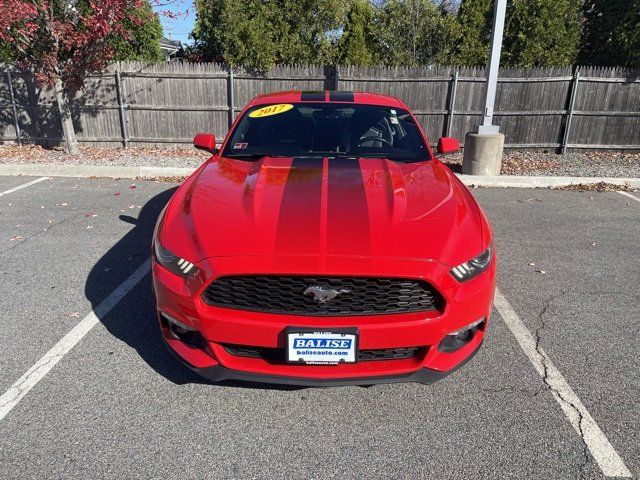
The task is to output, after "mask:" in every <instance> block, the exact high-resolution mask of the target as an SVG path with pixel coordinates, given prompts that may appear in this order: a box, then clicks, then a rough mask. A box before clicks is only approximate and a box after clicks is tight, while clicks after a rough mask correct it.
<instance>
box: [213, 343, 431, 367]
mask: <svg viewBox="0 0 640 480" xmlns="http://www.w3.org/2000/svg"><path fill="white" fill-rule="evenodd" d="M224 349H225V350H226V351H227V353H228V354H229V355H233V356H235V357H247V358H260V359H262V360H265V361H267V362H271V363H283V362H285V361H286V353H285V349H284V348H267V347H250V346H245V345H224ZM425 350H426V347H405V348H384V349H377V350H358V361H359V362H371V361H380V360H403V359H406V358H415V357H417V356H419V355H420V354H422V353H423V352H424V351H425Z"/></svg>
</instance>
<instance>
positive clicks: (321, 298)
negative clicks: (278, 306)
mask: <svg viewBox="0 0 640 480" xmlns="http://www.w3.org/2000/svg"><path fill="white" fill-rule="evenodd" d="M341 293H351V290H348V289H346V288H341V289H340V290H333V289H332V288H324V287H320V286H318V285H314V286H312V287H309V288H307V289H306V290H305V291H304V295H307V296H309V295H313V298H314V299H315V301H316V302H318V303H327V302H328V301H329V300H333V299H334V298H336V297H337V296H338V295H340V294H341Z"/></svg>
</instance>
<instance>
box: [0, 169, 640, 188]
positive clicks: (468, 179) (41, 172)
mask: <svg viewBox="0 0 640 480" xmlns="http://www.w3.org/2000/svg"><path fill="white" fill-rule="evenodd" d="M195 170H196V169H195V168H178V167H175V168H171V167H118V166H105V165H44V164H43V165H40V164H21V163H0V175H27V176H46V177H85V178H87V177H106V178H162V177H188V176H189V175H191V174H192V173H193V172H194V171H195ZM456 175H457V176H458V178H459V179H460V180H461V181H462V183H464V184H465V185H467V186H469V187H496V188H502V187H506V188H549V187H566V186H568V185H588V184H594V183H609V184H613V185H624V186H627V187H630V188H640V178H620V177H533V176H527V175H500V176H495V177H494V176H480V175H478V176H476V175H462V174H456Z"/></svg>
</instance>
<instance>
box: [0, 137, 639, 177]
mask: <svg viewBox="0 0 640 480" xmlns="http://www.w3.org/2000/svg"><path fill="white" fill-rule="evenodd" d="M208 157H209V154H208V153H206V152H202V151H200V150H195V149H194V148H173V149H170V148H164V149H162V148H141V147H133V148H129V149H124V148H97V147H80V154H79V155H77V156H75V157H71V156H68V155H65V153H64V152H63V151H62V149H60V148H54V149H45V148H42V147H39V146H35V145H28V146H23V147H18V146H15V145H2V146H0V163H40V164H59V165H107V166H109V165H110V166H129V167H192V168H195V167H198V166H199V165H201V164H202V162H204V161H205V160H206V159H207V158H208ZM442 161H443V162H444V163H446V164H447V165H448V166H449V167H450V168H451V169H452V170H453V171H454V172H457V173H460V172H461V171H462V168H461V167H462V154H461V153H458V154H454V155H447V156H445V157H442ZM502 174H503V175H529V176H568V177H630V178H640V152H627V153H621V152H613V151H606V152H605V151H596V152H571V153H567V154H566V155H557V154H555V153H549V152H544V151H543V152H540V151H513V150H505V152H504V154H503V157H502Z"/></svg>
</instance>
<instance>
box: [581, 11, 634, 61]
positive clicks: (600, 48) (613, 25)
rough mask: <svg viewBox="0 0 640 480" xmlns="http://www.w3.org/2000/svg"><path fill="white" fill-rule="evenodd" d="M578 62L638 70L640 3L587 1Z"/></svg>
mask: <svg viewBox="0 0 640 480" xmlns="http://www.w3.org/2000/svg"><path fill="white" fill-rule="evenodd" d="M583 14H584V19H585V21H584V25H583V28H584V34H583V38H582V45H581V51H580V62H581V63H582V64H586V65H607V66H609V65H610V66H615V65H621V66H627V67H639V68H640V0H586V1H585V2H584V7H583Z"/></svg>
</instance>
